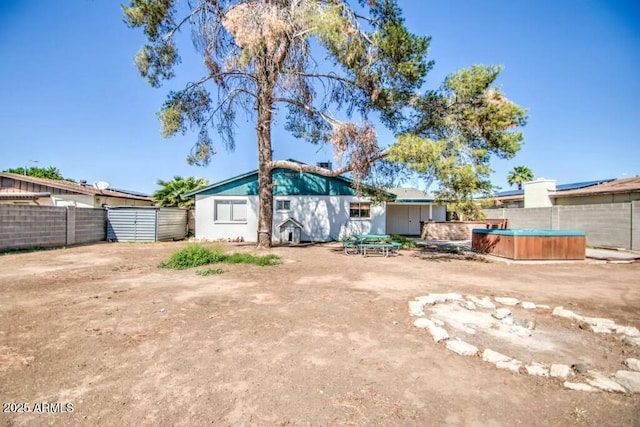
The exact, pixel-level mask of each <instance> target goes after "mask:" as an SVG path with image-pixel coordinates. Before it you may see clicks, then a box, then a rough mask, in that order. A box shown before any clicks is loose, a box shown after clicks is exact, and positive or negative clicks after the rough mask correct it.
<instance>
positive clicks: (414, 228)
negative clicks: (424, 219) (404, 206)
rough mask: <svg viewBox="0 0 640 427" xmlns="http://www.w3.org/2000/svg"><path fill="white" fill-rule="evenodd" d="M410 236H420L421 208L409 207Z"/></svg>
mask: <svg viewBox="0 0 640 427" xmlns="http://www.w3.org/2000/svg"><path fill="white" fill-rule="evenodd" d="M407 234H409V235H410V236H419V235H420V206H416V205H410V206H409V232H408V233H407Z"/></svg>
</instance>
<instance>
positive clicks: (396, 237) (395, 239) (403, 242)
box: [391, 234, 418, 248]
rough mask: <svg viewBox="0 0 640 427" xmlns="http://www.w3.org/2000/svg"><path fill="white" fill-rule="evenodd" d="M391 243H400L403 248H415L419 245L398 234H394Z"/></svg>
mask: <svg viewBox="0 0 640 427" xmlns="http://www.w3.org/2000/svg"><path fill="white" fill-rule="evenodd" d="M391 241H392V242H396V243H400V244H401V245H402V247H403V248H415V247H417V246H418V245H416V242H414V241H413V240H411V239H408V238H406V237H404V236H399V235H397V234H393V235H392V236H391Z"/></svg>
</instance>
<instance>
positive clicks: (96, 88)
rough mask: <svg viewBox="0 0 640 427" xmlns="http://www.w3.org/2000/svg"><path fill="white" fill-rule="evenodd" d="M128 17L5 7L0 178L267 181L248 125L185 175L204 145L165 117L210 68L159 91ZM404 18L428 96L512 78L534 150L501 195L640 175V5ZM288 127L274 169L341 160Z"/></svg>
mask: <svg viewBox="0 0 640 427" xmlns="http://www.w3.org/2000/svg"><path fill="white" fill-rule="evenodd" d="M120 3H121V2H118V1H109V0H65V1H56V0H3V1H1V2H0V64H2V71H1V77H2V78H0V101H1V102H0V126H1V131H0V170H3V169H7V168H10V167H20V166H24V164H25V163H26V162H27V161H29V160H37V161H38V163H37V164H35V163H32V162H29V166H34V165H37V166H55V167H58V168H59V169H60V170H61V171H62V173H63V175H65V176H67V177H71V178H74V179H87V180H88V181H89V182H94V181H98V180H102V181H107V182H109V183H110V184H111V186H112V187H115V188H126V189H131V190H137V191H142V192H148V193H151V192H153V191H155V190H156V189H157V186H156V184H155V183H156V180H157V179H168V178H171V177H172V176H174V175H181V176H197V177H205V178H208V179H210V180H211V181H217V180H222V179H226V178H228V177H230V176H233V175H236V174H240V173H244V172H246V171H249V170H252V169H255V168H256V166H257V153H256V144H255V135H254V127H255V124H254V123H253V122H252V121H250V120H249V121H248V120H246V119H244V118H242V117H241V118H240V120H239V122H238V133H237V140H236V141H237V148H236V150H235V152H232V153H226V152H225V151H224V149H222V148H221V149H220V150H219V153H218V154H217V155H216V157H215V158H214V159H213V161H212V162H211V164H210V165H209V166H208V167H206V168H202V167H197V166H190V165H188V164H187V163H186V161H185V158H186V156H187V155H188V154H189V150H190V148H191V143H192V141H193V140H194V138H195V136H194V135H186V136H184V137H183V136H180V137H174V138H171V139H165V138H162V137H161V136H160V134H159V123H158V120H157V119H156V112H157V111H158V110H159V108H160V106H161V105H162V102H163V101H164V99H165V95H166V93H167V92H168V91H169V90H170V89H171V88H180V87H182V84H184V82H185V81H186V80H185V79H189V78H194V77H195V76H196V75H198V74H199V73H198V72H199V71H200V67H201V65H200V61H199V60H198V58H196V57H195V56H194V55H193V54H192V48H191V45H190V44H185V45H183V46H182V50H181V54H182V56H183V62H182V64H181V65H180V67H179V68H178V70H177V75H178V77H177V79H175V81H172V82H170V83H167V84H165V85H164V86H163V87H162V88H160V89H154V88H152V87H151V86H149V85H148V84H147V83H146V82H145V81H144V80H143V79H142V78H140V77H139V74H138V71H137V69H136V68H135V66H134V65H133V57H134V55H135V53H136V52H137V51H138V49H139V48H140V46H141V45H142V44H143V43H144V38H143V36H142V34H141V31H139V30H132V29H129V28H127V27H126V25H125V24H124V23H123V22H122V18H121V11H120ZM400 5H401V7H402V8H403V10H404V12H405V15H406V17H407V24H408V26H409V28H410V30H411V31H413V32H415V33H418V34H425V35H430V36H432V38H433V39H432V43H431V50H430V58H431V59H434V60H435V61H436V65H435V68H434V69H433V71H432V72H431V73H430V74H429V76H428V81H427V85H428V86H429V87H437V86H439V85H440V83H441V82H442V80H443V79H444V77H445V76H446V75H448V74H450V73H452V72H454V71H456V70H457V69H460V68H462V67H465V66H469V65H471V64H496V65H502V66H504V70H503V72H502V74H501V76H500V78H499V81H498V84H499V85H500V86H501V87H502V89H503V91H504V92H505V94H506V95H507V97H508V98H509V99H511V100H512V101H514V102H516V103H518V104H520V105H522V106H523V107H525V108H527V109H528V114H529V123H528V125H527V126H526V127H525V128H524V129H523V131H524V134H525V145H524V147H523V149H522V150H521V151H520V152H519V153H518V154H517V156H516V157H515V158H514V159H511V160H506V161H505V160H496V161H494V162H492V166H493V168H494V169H495V173H494V174H493V176H492V180H493V182H494V184H496V185H499V186H501V187H503V188H504V189H508V188H509V187H508V184H507V183H506V175H507V173H508V172H509V171H510V170H511V169H512V168H513V167H514V166H517V165H526V166H529V167H530V168H532V169H533V171H534V173H535V175H536V177H545V178H553V179H556V180H557V181H558V183H559V184H562V183H570V182H578V181H587V180H593V179H601V178H621V177H629V176H635V175H639V174H640V143H639V138H638V126H639V125H640V101H639V100H640V3H639V2H637V1H636V0H612V1H606V0H602V1H594V0H579V1H576V0H539V1H525V0H485V1H480V0H464V1H463V0H460V1H457V0H431V1H418V0H415V1H407V0H405V1H402V0H400ZM282 122H283V118H281V120H279V121H278V122H277V123H276V128H275V129H274V131H273V137H274V148H275V153H274V155H275V157H277V158H295V159H298V160H301V161H305V162H308V163H315V162H317V161H326V160H331V159H332V157H333V154H332V151H331V149H330V147H324V148H323V147H318V146H312V145H310V144H308V143H305V142H303V141H297V140H294V139H293V138H292V137H290V136H288V134H287V133H286V132H285V131H284V130H282V129H281V124H282ZM380 135H381V136H382V137H383V138H385V137H387V138H388V133H387V132H384V131H382V130H381V131H380ZM383 142H384V141H383ZM410 184H411V183H409V185H410ZM414 184H416V183H414Z"/></svg>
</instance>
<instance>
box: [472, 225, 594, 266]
mask: <svg viewBox="0 0 640 427" xmlns="http://www.w3.org/2000/svg"><path fill="white" fill-rule="evenodd" d="M585 248H586V233H585V232H584V231H573V230H537V229H523V228H507V229H502V230H500V229H484V228H474V229H473V232H472V238H471V249H473V250H474V251H475V252H479V253H484V254H491V255H496V256H500V257H504V258H509V259H522V260H526V259H530V260H542V259H584V257H585Z"/></svg>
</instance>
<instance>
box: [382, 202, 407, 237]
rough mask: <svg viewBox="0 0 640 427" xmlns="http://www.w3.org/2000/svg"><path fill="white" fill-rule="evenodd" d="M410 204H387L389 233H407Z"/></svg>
mask: <svg viewBox="0 0 640 427" xmlns="http://www.w3.org/2000/svg"><path fill="white" fill-rule="evenodd" d="M408 216H409V213H408V206H398V205H387V231H386V232H387V234H407V233H408V232H409V227H408V224H407V218H408Z"/></svg>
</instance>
